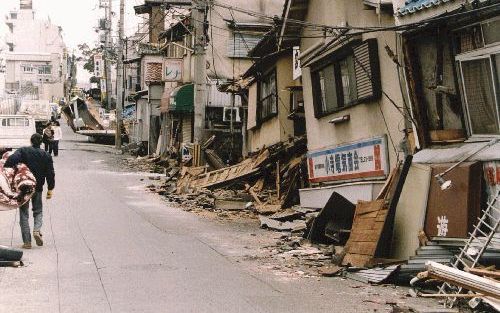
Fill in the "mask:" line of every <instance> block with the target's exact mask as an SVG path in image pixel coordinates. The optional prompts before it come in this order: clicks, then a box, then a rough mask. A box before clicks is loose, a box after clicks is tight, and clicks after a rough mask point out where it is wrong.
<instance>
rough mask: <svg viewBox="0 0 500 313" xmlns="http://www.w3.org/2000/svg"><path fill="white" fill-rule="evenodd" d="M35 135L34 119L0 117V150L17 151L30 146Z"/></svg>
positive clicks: (24, 116)
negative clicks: (32, 136)
mask: <svg viewBox="0 0 500 313" xmlns="http://www.w3.org/2000/svg"><path fill="white" fill-rule="evenodd" d="M34 133H36V128H35V119H34V118H33V117H31V116H29V115H0V148H4V149H17V148H21V147H25V146H30V145H31V142H30V138H31V135H33V134H34Z"/></svg>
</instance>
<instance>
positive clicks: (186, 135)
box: [182, 114, 192, 143]
mask: <svg viewBox="0 0 500 313" xmlns="http://www.w3.org/2000/svg"><path fill="white" fill-rule="evenodd" d="M191 130H192V126H191V115H189V114H187V115H184V116H183V118H182V142H183V143H189V142H191V141H192V139H191V133H192V131H191Z"/></svg>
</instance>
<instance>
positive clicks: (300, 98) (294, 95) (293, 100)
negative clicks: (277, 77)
mask: <svg viewBox="0 0 500 313" xmlns="http://www.w3.org/2000/svg"><path fill="white" fill-rule="evenodd" d="M290 112H293V113H304V94H303V92H302V87H296V88H293V89H291V90H290Z"/></svg>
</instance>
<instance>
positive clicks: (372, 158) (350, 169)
mask: <svg viewBox="0 0 500 313" xmlns="http://www.w3.org/2000/svg"><path fill="white" fill-rule="evenodd" d="M307 161H308V170H309V180H310V181H311V182H312V183H320V182H327V181H347V180H363V179H374V178H385V177H386V176H387V174H388V172H389V164H388V156H387V138H386V137H385V136H383V137H376V138H371V139H367V140H361V141H356V142H352V143H348V144H344V145H339V146H336V147H331V148H325V149H321V150H317V151H311V152H309V153H308V154H307Z"/></svg>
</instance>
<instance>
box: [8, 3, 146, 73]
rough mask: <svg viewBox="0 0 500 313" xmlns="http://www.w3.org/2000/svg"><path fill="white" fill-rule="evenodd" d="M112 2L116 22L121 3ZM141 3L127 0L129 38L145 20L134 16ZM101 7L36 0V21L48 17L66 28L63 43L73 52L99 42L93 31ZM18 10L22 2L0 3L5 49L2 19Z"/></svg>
mask: <svg viewBox="0 0 500 313" xmlns="http://www.w3.org/2000/svg"><path fill="white" fill-rule="evenodd" d="M112 3H113V12H115V15H114V17H115V23H116V22H117V20H118V15H119V3H120V1H119V0H113V1H112ZM140 3H143V0H125V12H126V15H125V33H126V35H132V34H133V33H134V32H135V30H137V25H138V23H139V22H140V21H141V20H142V19H141V18H140V17H138V16H135V14H134V9H133V7H134V5H138V4H140ZM98 4H99V0H33V8H34V10H35V12H36V18H38V19H47V17H50V20H51V21H52V23H53V24H55V25H58V26H61V27H62V28H63V36H64V41H65V43H66V46H67V47H68V49H69V51H70V52H71V51H72V50H73V49H77V45H78V44H79V43H83V42H86V43H88V44H89V45H90V46H93V45H94V43H95V42H96V40H97V33H96V32H95V30H94V28H95V27H96V26H97V20H98V19H99V18H100V17H103V16H104V10H103V9H99V5H98ZM18 8H19V0H0V42H1V45H2V46H3V41H4V35H5V33H6V31H7V28H6V25H5V23H4V21H3V19H4V17H5V15H6V14H7V13H8V12H9V11H11V10H12V9H18ZM113 31H114V35H115V36H117V26H116V24H115V25H114V28H113ZM80 72H81V71H80ZM80 74H83V73H80ZM79 76H80V75H79ZM79 78H80V77H79ZM85 79H86V78H85Z"/></svg>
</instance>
